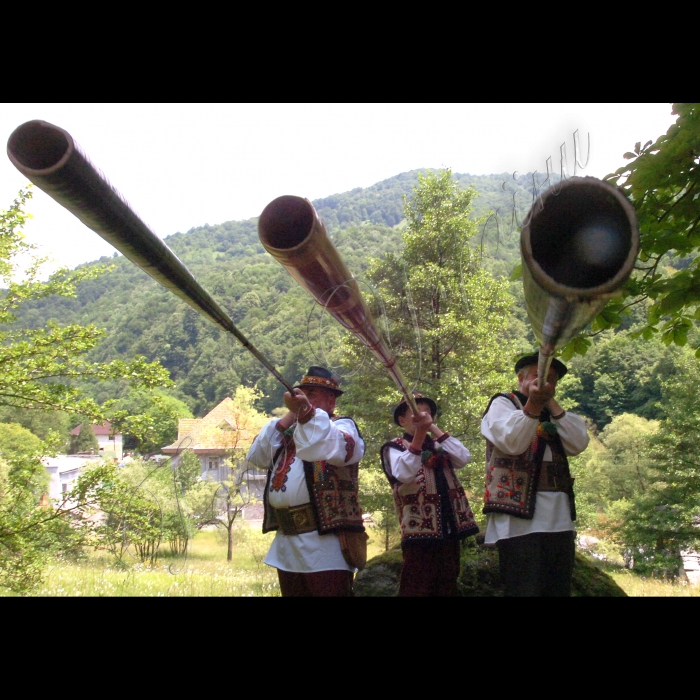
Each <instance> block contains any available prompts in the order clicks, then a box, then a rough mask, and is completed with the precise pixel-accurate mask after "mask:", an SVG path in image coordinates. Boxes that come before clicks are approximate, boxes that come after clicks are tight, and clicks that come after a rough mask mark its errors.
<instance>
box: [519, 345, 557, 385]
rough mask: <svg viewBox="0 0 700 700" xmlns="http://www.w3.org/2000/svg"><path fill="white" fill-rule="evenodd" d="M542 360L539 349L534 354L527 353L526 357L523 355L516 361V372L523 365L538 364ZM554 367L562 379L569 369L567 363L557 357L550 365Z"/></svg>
mask: <svg viewBox="0 0 700 700" xmlns="http://www.w3.org/2000/svg"><path fill="white" fill-rule="evenodd" d="M539 361H540V351H539V350H538V351H537V352H535V353H533V354H532V355H525V357H521V358H520V359H519V360H518V361H517V362H516V363H515V373H516V374H517V373H518V372H520V370H521V369H523V367H527V366H528V365H536V364H538V363H539ZM550 366H551V367H552V369H553V370H554V371H555V372H556V373H557V375H558V376H559V379H561V378H562V377H563V376H564V375H565V374H566V373H567V372H568V371H569V370H568V369H567V368H566V365H565V364H564V363H563V362H562V361H561V360H557V358H556V357H554V358H552V364H551V365H550Z"/></svg>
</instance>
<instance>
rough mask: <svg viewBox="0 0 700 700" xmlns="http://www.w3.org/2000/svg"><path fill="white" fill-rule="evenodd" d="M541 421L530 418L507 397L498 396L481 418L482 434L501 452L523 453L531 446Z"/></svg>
mask: <svg viewBox="0 0 700 700" xmlns="http://www.w3.org/2000/svg"><path fill="white" fill-rule="evenodd" d="M538 426H539V422H538V421H536V420H532V419H531V418H528V417H527V416H526V415H525V414H524V413H523V412H522V411H520V410H518V409H517V408H515V406H513V404H512V403H511V402H510V401H509V400H508V399H507V398H505V397H502V396H500V397H498V398H496V399H495V400H494V401H493V402H492V403H491V406H490V408H489V410H488V411H487V412H486V415H485V416H484V417H483V419H482V420H481V434H482V435H483V436H484V437H485V438H486V439H487V440H488V441H489V442H492V443H493V444H494V445H495V446H496V447H497V448H498V449H499V450H500V451H501V452H505V454H508V455H520V454H523V452H525V451H526V450H527V448H528V447H529V446H530V443H531V442H532V439H533V438H534V437H535V432H536V431H537V427H538Z"/></svg>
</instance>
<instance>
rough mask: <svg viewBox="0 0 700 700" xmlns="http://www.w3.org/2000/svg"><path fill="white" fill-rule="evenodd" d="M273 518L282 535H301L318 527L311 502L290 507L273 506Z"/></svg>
mask: <svg viewBox="0 0 700 700" xmlns="http://www.w3.org/2000/svg"><path fill="white" fill-rule="evenodd" d="M273 510H274V512H275V518H276V519H277V522H278V524H279V526H280V530H282V534H284V535H303V534H304V533H305V532H313V531H314V530H317V529H318V525H317V524H316V514H315V513H314V509H313V506H312V505H311V503H304V504H302V505H300V506H292V507H291V508H273Z"/></svg>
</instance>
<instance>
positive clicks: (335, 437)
mask: <svg viewBox="0 0 700 700" xmlns="http://www.w3.org/2000/svg"><path fill="white" fill-rule="evenodd" d="M350 441H352V447H351V448H350ZM294 442H295V443H296V446H297V457H299V458H300V459H303V460H306V461H308V462H317V461H320V460H324V461H326V462H328V463H329V464H333V465H336V466H343V465H345V464H354V463H356V462H359V461H360V460H361V459H362V457H363V456H364V454H365V443H364V440H363V439H362V438H361V437H360V434H359V433H358V432H357V428H356V427H355V423H354V422H353V421H352V420H350V419H346V418H339V419H338V420H336V421H332V420H331V419H330V418H329V417H328V414H327V413H326V412H325V411H323V410H321V409H316V413H315V415H314V417H313V418H312V419H311V420H310V421H309V422H308V423H304V424H303V425H299V424H297V426H296V428H295V431H294ZM348 455H350V458H351V460H352V461H350V460H349V459H348Z"/></svg>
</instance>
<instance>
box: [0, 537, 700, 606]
mask: <svg viewBox="0 0 700 700" xmlns="http://www.w3.org/2000/svg"><path fill="white" fill-rule="evenodd" d="M369 534H370V540H369V543H368V559H371V558H372V557H375V556H377V555H379V554H381V553H382V552H383V551H384V548H383V541H382V538H381V537H380V536H373V533H372V531H371V530H370V532H369ZM273 537H274V535H273V534H272V533H270V534H267V535H263V534H262V533H261V532H260V531H259V529H257V528H252V527H248V526H241V527H240V528H238V529H237V530H236V534H235V546H234V550H233V560H232V561H230V562H227V561H226V538H225V533H223V532H220V531H207V532H200V533H198V534H197V536H196V537H195V538H194V539H193V540H192V542H191V543H190V546H189V551H188V553H187V559H185V557H184V556H169V555H167V554H162V556H160V557H159V559H158V562H157V564H156V566H154V567H149V566H145V565H143V564H139V563H137V562H135V561H134V560H133V558H132V557H131V556H130V555H129V554H126V555H125V556H124V558H123V563H122V562H120V561H119V560H118V559H117V558H116V557H115V556H114V555H112V554H110V553H108V552H104V551H100V552H92V553H90V554H89V556H88V557H87V558H86V559H85V560H83V561H80V562H70V561H56V562H54V563H52V564H51V565H50V566H49V568H48V569H47V570H46V574H45V577H44V582H43V584H42V585H41V586H40V587H39V588H38V589H37V590H35V591H33V592H32V593H30V594H27V595H30V596H39V597H86V598H88V597H204V596H206V597H216V596H234V597H279V594H280V593H279V584H278V581H277V572H276V570H275V569H273V568H272V567H269V566H267V565H266V564H264V563H263V557H264V556H265V554H266V552H267V550H268V548H269V546H270V543H271V542H272V538H273ZM167 549H168V548H167V545H165V546H163V547H162V548H161V551H163V552H167ZM602 568H604V569H605V570H606V571H607V573H609V574H610V575H611V576H612V577H613V579H614V580H615V582H616V583H617V584H618V585H619V586H620V587H621V588H622V589H623V590H624V591H625V593H627V595H628V596H631V597H669V596H673V597H689V596H692V597H700V586H692V585H689V584H687V583H683V582H669V581H664V580H660V579H655V578H644V577H641V576H639V575H637V574H635V573H634V572H632V571H629V570H627V569H623V568H618V567H613V566H605V567H602ZM10 595H13V594H12V593H11V592H8V591H2V590H0V596H10Z"/></svg>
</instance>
